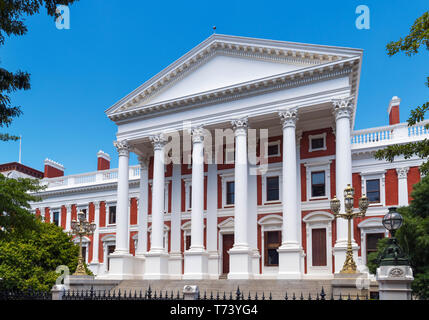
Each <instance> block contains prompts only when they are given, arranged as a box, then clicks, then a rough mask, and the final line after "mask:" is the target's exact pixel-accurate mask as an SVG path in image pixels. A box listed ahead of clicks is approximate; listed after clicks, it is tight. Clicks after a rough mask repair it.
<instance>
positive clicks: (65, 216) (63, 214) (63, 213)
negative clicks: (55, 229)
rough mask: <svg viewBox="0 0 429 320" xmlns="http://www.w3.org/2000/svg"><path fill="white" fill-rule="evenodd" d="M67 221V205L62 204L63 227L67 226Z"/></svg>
mask: <svg viewBox="0 0 429 320" xmlns="http://www.w3.org/2000/svg"><path fill="white" fill-rule="evenodd" d="M66 221H67V209H66V207H65V206H61V228H63V229H65V228H66Z"/></svg>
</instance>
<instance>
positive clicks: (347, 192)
mask: <svg viewBox="0 0 429 320" xmlns="http://www.w3.org/2000/svg"><path fill="white" fill-rule="evenodd" d="M354 193H355V192H354V189H353V188H352V187H351V186H350V184H348V185H347V188H345V189H344V206H345V209H346V212H345V213H340V208H341V203H340V200H338V199H337V197H336V196H334V198H333V199H332V200H331V210H332V212H333V213H334V216H335V218H343V219H347V221H348V239H347V253H346V261H344V265H343V269H341V271H340V273H356V263H355V262H354V260H353V250H352V231H351V229H352V225H351V221H352V220H353V218H356V217H364V216H365V213H366V210H367V209H368V204H369V203H368V198H367V197H366V196H365V195H364V196H363V197H361V198H360V199H359V211H357V212H354V211H353V203H354V198H353V196H354Z"/></svg>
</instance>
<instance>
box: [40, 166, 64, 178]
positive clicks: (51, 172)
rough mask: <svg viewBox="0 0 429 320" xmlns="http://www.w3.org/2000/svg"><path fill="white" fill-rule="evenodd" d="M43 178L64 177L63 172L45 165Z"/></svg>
mask: <svg viewBox="0 0 429 320" xmlns="http://www.w3.org/2000/svg"><path fill="white" fill-rule="evenodd" d="M43 176H44V177H45V178H56V177H62V176H64V171H62V170H59V169H57V168H54V167H51V166H48V165H45V172H44V174H43Z"/></svg>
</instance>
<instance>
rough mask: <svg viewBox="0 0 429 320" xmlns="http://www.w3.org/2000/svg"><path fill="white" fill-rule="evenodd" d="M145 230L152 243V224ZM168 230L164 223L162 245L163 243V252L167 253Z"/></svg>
mask: <svg viewBox="0 0 429 320" xmlns="http://www.w3.org/2000/svg"><path fill="white" fill-rule="evenodd" d="M147 231H148V232H149V239H150V243H151V245H152V226H150V227H149V228H148V229H147ZM169 232H170V228H169V227H168V226H166V225H164V233H163V245H164V252H165V253H168V233H169Z"/></svg>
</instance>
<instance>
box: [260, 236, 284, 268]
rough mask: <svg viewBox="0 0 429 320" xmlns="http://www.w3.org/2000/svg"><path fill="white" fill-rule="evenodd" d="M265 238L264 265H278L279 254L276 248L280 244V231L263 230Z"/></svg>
mask: <svg viewBox="0 0 429 320" xmlns="http://www.w3.org/2000/svg"><path fill="white" fill-rule="evenodd" d="M264 238H265V241H264V242H265V250H264V251H265V259H264V260H265V265H266V266H278V265H279V254H278V252H277V249H278V248H279V247H280V244H281V231H266V232H264Z"/></svg>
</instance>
